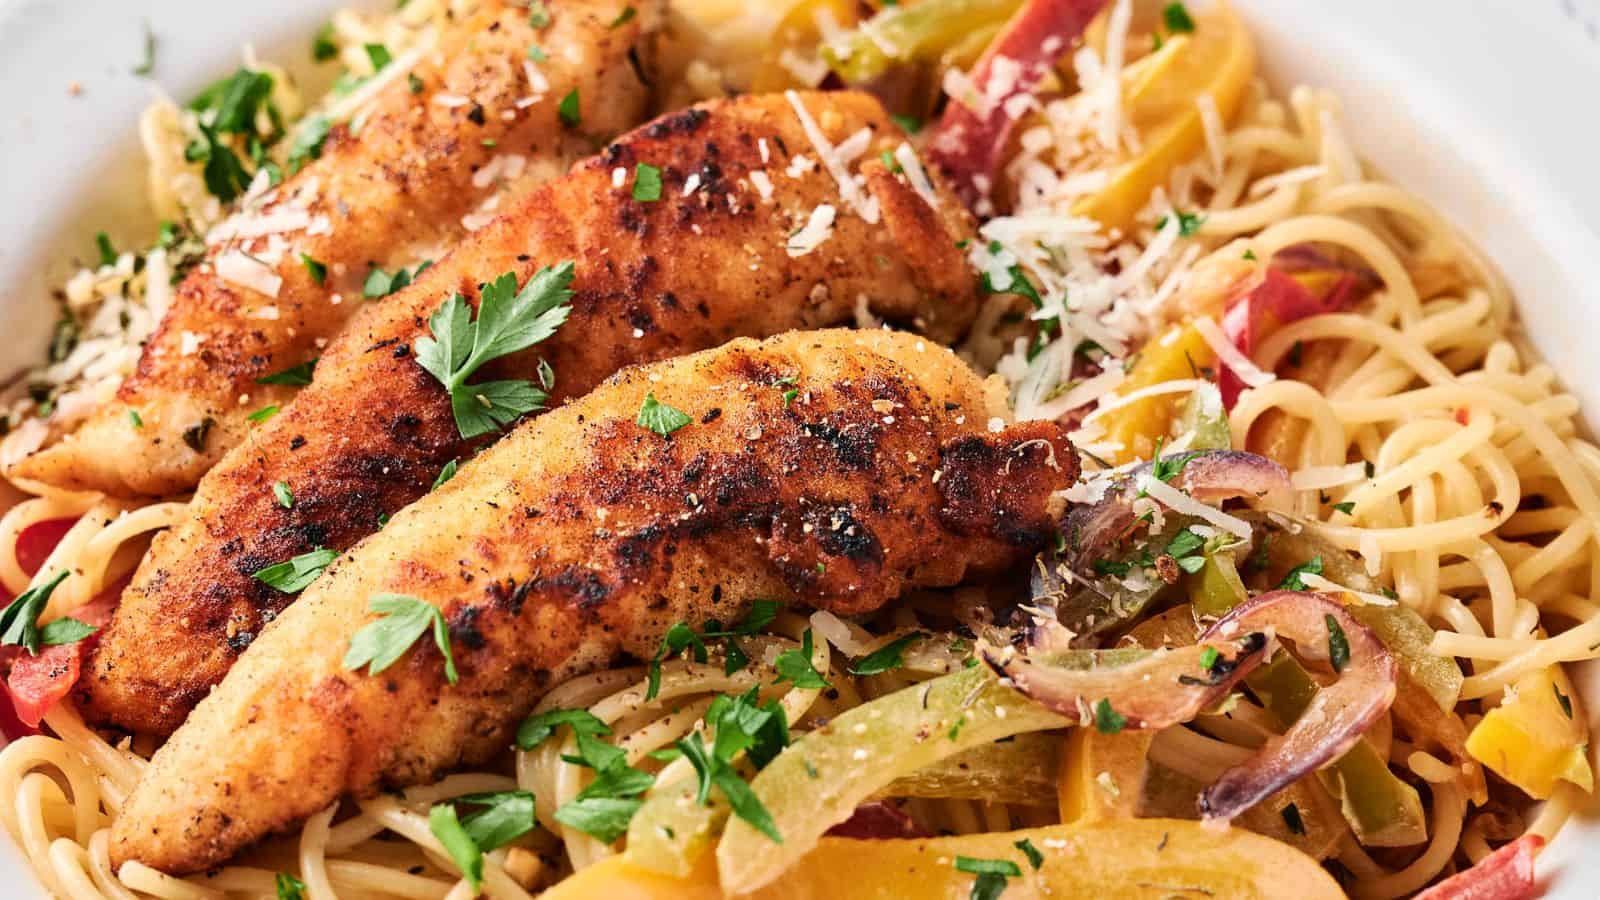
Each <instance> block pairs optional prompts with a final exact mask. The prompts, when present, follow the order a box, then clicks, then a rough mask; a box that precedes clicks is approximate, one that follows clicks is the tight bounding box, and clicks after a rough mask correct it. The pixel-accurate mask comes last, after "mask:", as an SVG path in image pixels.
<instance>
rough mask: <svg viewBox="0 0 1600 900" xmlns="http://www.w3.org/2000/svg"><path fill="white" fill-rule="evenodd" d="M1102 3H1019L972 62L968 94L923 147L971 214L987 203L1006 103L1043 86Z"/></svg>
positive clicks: (1003, 136) (1007, 119)
mask: <svg viewBox="0 0 1600 900" xmlns="http://www.w3.org/2000/svg"><path fill="white" fill-rule="evenodd" d="M1105 5H1106V0H1026V2H1025V3H1024V4H1023V5H1022V8H1021V9H1019V10H1018V11H1017V13H1016V15H1014V16H1012V17H1011V19H1010V20H1009V21H1007V22H1006V24H1005V27H1004V28H1002V29H1001V30H1000V34H999V35H998V36H996V37H995V39H994V41H993V42H992V43H990V44H989V48H988V49H987V50H985V51H984V54H983V56H982V57H981V58H979V60H978V64H977V65H976V66H974V67H973V69H972V73H971V83H972V85H973V88H974V90H973V93H974V96H970V97H952V98H950V102H949V104H948V105H947V106H946V107H945V111H944V116H943V117H942V118H941V119H940V120H939V126H938V129H937V130H936V131H935V132H934V134H933V138H932V140H931V141H930V142H929V144H928V154H929V158H930V159H931V160H932V162H933V163H934V164H935V165H937V166H938V167H939V168H941V169H942V170H943V171H944V173H945V174H946V175H947V176H949V177H950V180H951V182H952V184H953V186H954V187H955V189H956V193H958V194H959V195H961V198H962V199H963V200H965V201H966V203H967V205H968V206H969V207H972V208H975V209H976V208H978V207H980V206H981V205H982V204H983V203H985V202H987V201H988V198H989V193H990V190H991V189H992V188H993V187H994V184H995V177H996V175H997V173H998V172H999V170H1000V166H1001V159H1002V157H1003V156H1004V154H1005V150H1006V144H1007V140H1008V139H1009V137H1010V135H1011V130H1012V127H1013V126H1014V125H1015V124H1016V121H1017V120H1016V118H1015V117H1014V115H1013V112H1014V111H1013V110H1012V109H1011V108H1010V105H1009V104H1008V103H1007V101H1009V100H1011V99H1012V98H1015V97H1025V96H1027V95H1029V94H1032V93H1033V91H1034V89H1035V88H1037V87H1038V86H1039V84H1040V83H1041V82H1042V81H1044V79H1045V77H1046V76H1048V75H1049V74H1050V72H1051V66H1053V65H1054V64H1055V61H1056V58H1057V57H1059V56H1061V55H1062V54H1064V53H1066V52H1067V50H1068V49H1070V48H1071V46H1072V43H1073V41H1075V40H1077V39H1078V37H1080V36H1081V35H1082V34H1083V30H1084V28H1086V27H1088V25H1089V22H1090V20H1092V19H1093V18H1094V17H1095V15H1097V14H1098V13H1099V12H1100V10H1101V8H1102V7H1104V6H1105Z"/></svg>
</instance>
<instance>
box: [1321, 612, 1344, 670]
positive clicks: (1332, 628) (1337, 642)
mask: <svg viewBox="0 0 1600 900" xmlns="http://www.w3.org/2000/svg"><path fill="white" fill-rule="evenodd" d="M1322 624H1323V625H1326V626H1327V628H1328V663H1329V664H1330V665H1332V666H1333V670H1334V671H1335V672H1343V671H1344V669H1345V667H1346V666H1348V665H1350V639H1349V638H1347V637H1345V634H1344V629H1343V628H1340V627H1339V620H1338V619H1335V618H1334V617H1333V614H1332V613H1325V614H1324V615H1323V616H1322Z"/></svg>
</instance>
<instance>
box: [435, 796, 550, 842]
mask: <svg viewBox="0 0 1600 900" xmlns="http://www.w3.org/2000/svg"><path fill="white" fill-rule="evenodd" d="M450 804H451V805H452V806H454V805H457V804H467V805H470V806H479V807H482V809H479V810H478V811H476V812H474V813H472V814H470V815H468V816H467V817H466V818H464V819H462V820H461V827H462V828H463V829H464V830H465V831H466V832H467V837H470V838H472V842H473V843H474V844H476V845H477V846H478V849H479V850H480V851H482V852H484V853H487V852H489V851H490V850H496V849H499V848H500V847H504V846H505V845H506V844H509V843H511V842H512V841H514V840H516V839H517V838H519V837H522V836H523V835H525V834H527V833H528V832H530V831H532V830H533V829H534V826H535V825H536V824H537V823H536V822H535V820H534V817H533V794H531V793H529V792H528V791H488V792H484V793H479V794H463V795H461V796H460V797H456V798H455V799H453V800H451V801H450Z"/></svg>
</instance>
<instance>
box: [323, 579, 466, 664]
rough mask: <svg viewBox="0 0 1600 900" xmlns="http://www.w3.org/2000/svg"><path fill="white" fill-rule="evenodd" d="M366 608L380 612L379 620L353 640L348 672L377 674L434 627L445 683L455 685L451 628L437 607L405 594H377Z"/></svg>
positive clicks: (347, 661) (346, 662)
mask: <svg viewBox="0 0 1600 900" xmlns="http://www.w3.org/2000/svg"><path fill="white" fill-rule="evenodd" d="M367 609H369V610H371V611H372V612H375V613H377V614H378V616H379V618H377V619H376V620H374V621H372V622H369V623H367V624H366V625H365V626H363V627H362V629H361V630H360V631H357V632H356V633H355V636H354V637H352V638H351V639H350V649H349V650H347V651H346V652H345V654H344V662H343V665H344V667H345V668H346V669H360V668H361V667H362V666H366V667H367V674H368V675H376V674H378V673H379V672H382V671H383V670H384V669H387V668H389V667H390V666H392V665H394V663H395V661H396V660H398V659H399V658H400V657H401V656H404V655H405V652H406V651H407V650H409V649H411V645H412V644H415V643H416V642H417V639H418V638H420V637H422V635H423V632H426V631H428V630H429V629H430V628H431V629H432V630H433V642H434V643H435V644H437V645H438V647H439V653H440V654H441V655H443V656H444V677H445V680H447V681H449V682H450V683H451V684H455V683H456V681H457V675H456V663H455V657H453V656H452V655H451V653H450V633H449V628H448V626H446V625H445V621H444V613H442V612H440V611H439V608H438V607H437V606H434V605H433V604H431V603H428V602H427V601H425V600H418V599H417V598H416V597H408V596H406V595H405V594H374V595H372V599H370V600H368V601H367Z"/></svg>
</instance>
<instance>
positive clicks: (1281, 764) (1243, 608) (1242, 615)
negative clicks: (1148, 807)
mask: <svg viewBox="0 0 1600 900" xmlns="http://www.w3.org/2000/svg"><path fill="white" fill-rule="evenodd" d="M1269 629H1270V630H1271V631H1272V632H1274V633H1275V634H1276V635H1277V636H1278V637H1280V638H1287V639H1289V640H1290V641H1293V642H1294V645H1295V650H1296V655H1297V656H1298V657H1299V658H1300V659H1301V660H1302V661H1304V662H1308V663H1311V662H1330V661H1331V664H1332V666H1333V668H1334V669H1335V670H1336V671H1338V673H1339V677H1338V679H1337V680H1336V681H1334V683H1333V684H1331V685H1329V686H1327V687H1325V688H1323V689H1322V690H1320V691H1318V692H1317V694H1316V696H1315V697H1314V698H1313V699H1312V701H1311V703H1310V705H1309V706H1307V707H1306V710H1305V712H1304V713H1303V714H1302V715H1301V716H1300V718H1299V719H1297V720H1296V721H1295V723H1294V724H1293V725H1291V726H1290V727H1289V730H1288V731H1286V732H1284V733H1283V734H1282V735H1279V736H1277V737H1274V738H1272V739H1271V740H1269V741H1267V743H1266V744H1265V745H1263V746H1262V748H1261V749H1260V750H1258V751H1257V752H1256V753H1255V755H1253V756H1251V757H1250V758H1249V759H1247V760H1245V761H1244V762H1243V763H1240V764H1239V765H1237V766H1234V767H1233V768H1230V769H1228V770H1227V771H1226V772H1223V773H1222V775H1221V777H1219V778H1218V779H1217V781H1216V783H1215V784H1213V785H1211V786H1210V787H1208V788H1206V789H1205V791H1204V792H1203V793H1202V794H1201V795H1200V813H1201V815H1202V816H1203V817H1204V818H1205V819H1207V820H1223V821H1226V820H1228V819H1232V818H1233V817H1234V816H1237V815H1239V814H1240V813H1242V812H1244V811H1245V810H1247V809H1249V808H1250V807H1252V806H1254V805H1256V804H1257V803H1259V802H1261V801H1262V800H1264V799H1266V798H1267V797H1269V796H1271V795H1272V794H1274V793H1276V792H1278V791H1280V790H1282V789H1283V788H1285V787H1287V786H1288V785H1290V784H1293V783H1294V782H1296V781H1299V780H1300V779H1301V778H1304V777H1305V776H1307V775H1309V774H1311V773H1312V772H1314V771H1316V770H1317V769H1319V768H1321V767H1322V766H1324V765H1327V764H1328V763H1330V762H1332V761H1334V760H1335V759H1338V758H1339V757H1341V756H1343V755H1344V754H1345V752H1346V751H1348V750H1349V749H1350V748H1351V747H1352V746H1354V745H1355V742H1356V741H1358V740H1360V739H1361V735H1362V734H1363V733H1365V732H1366V730H1367V729H1368V728H1370V727H1372V724H1373V723H1374V722H1375V721H1377V719H1378V717H1379V716H1381V715H1383V714H1384V712H1386V711H1387V710H1388V709H1389V706H1390V704H1392V703H1393V702H1394V697H1395V680H1396V678H1397V675H1398V666H1397V665H1396V663H1395V660H1394V657H1393V656H1391V655H1390V653H1389V651H1388V649H1387V648H1386V647H1384V645H1383V642H1382V641H1380V640H1378V637H1377V635H1375V634H1373V633H1372V631H1371V630H1370V629H1368V628H1367V627H1366V626H1365V625H1362V624H1361V623H1360V622H1359V621H1357V620H1356V618H1355V617H1354V616H1351V615H1350V613H1349V612H1347V611H1346V610H1345V608H1344V604H1342V603H1340V602H1339V600H1338V598H1336V597H1334V596H1333V595H1331V594H1317V593H1310V592H1307V591H1272V592H1271V593H1267V594H1262V595H1261V596H1259V597H1255V598H1253V599H1251V600H1246V601H1245V602H1244V603H1241V604H1239V606H1237V607H1236V608H1234V610H1233V611H1232V612H1230V613H1228V614H1227V615H1226V616H1223V617H1222V618H1221V619H1218V620H1217V622H1216V624H1214V625H1212V626H1211V627H1210V628H1208V629H1206V631H1205V633H1204V634H1203V635H1201V640H1216V639H1219V638H1220V639H1227V638H1229V637H1231V636H1234V635H1238V634H1241V633H1249V632H1256V631H1262V630H1269ZM1340 635H1342V636H1343V640H1342V641H1340V640H1339V639H1338V637H1339V636H1340Z"/></svg>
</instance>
